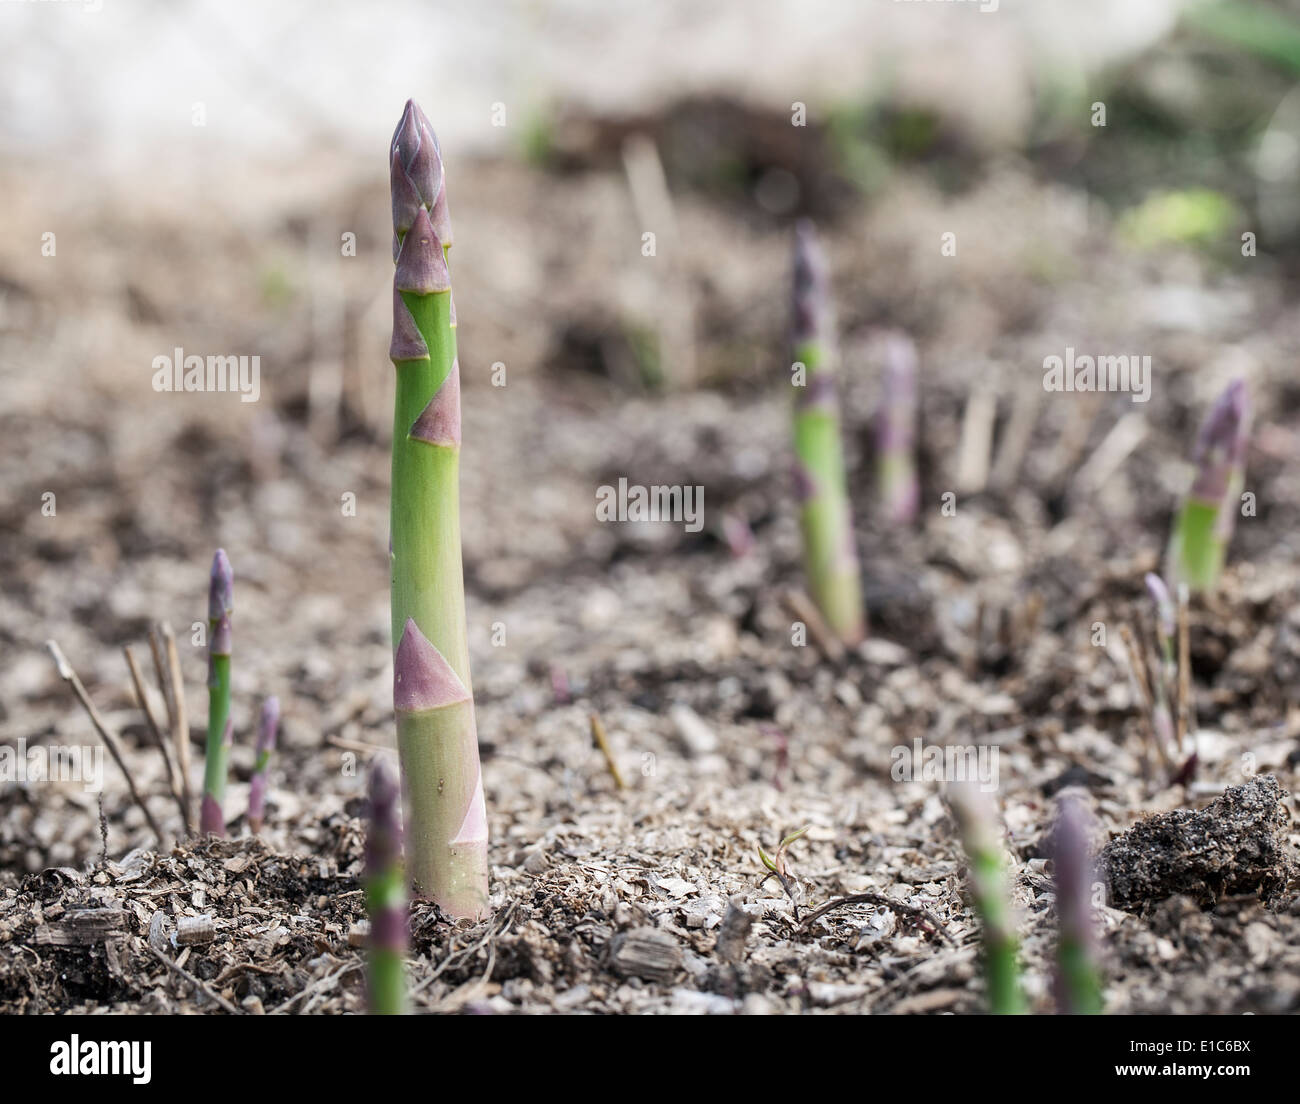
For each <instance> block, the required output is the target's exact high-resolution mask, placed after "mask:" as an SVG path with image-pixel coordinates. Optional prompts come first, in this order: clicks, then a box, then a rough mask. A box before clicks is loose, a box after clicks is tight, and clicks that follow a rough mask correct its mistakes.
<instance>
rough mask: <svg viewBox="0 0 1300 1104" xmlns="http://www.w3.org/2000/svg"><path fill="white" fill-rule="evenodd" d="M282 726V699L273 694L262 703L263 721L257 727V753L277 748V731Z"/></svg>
mask: <svg viewBox="0 0 1300 1104" xmlns="http://www.w3.org/2000/svg"><path fill="white" fill-rule="evenodd" d="M279 727H280V699H279V698H277V697H276V696H275V695H274V694H272V695H271V696H270V697H269V698H267V699H266V701H264V702H263V703H262V721H261V724H260V725H259V726H258V729H257V754H258V755H259V756H260V755H261V754H262V753H263V752H268V753H269V752H272V751H274V750H275V736H276V731H277V730H278V729H279Z"/></svg>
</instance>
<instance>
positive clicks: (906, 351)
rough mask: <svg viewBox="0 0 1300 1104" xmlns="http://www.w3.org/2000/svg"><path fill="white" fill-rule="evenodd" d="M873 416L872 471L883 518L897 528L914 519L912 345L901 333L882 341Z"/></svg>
mask: <svg viewBox="0 0 1300 1104" xmlns="http://www.w3.org/2000/svg"><path fill="white" fill-rule="evenodd" d="M881 392H882V397H881V403H880V410H879V411H878V413H877V415H876V469H877V478H878V481H879V485H880V503H881V507H882V508H883V509H884V511H885V516H886V517H887V518H888V519H889V520H890V521H892V522H895V523H896V524H899V525H908V524H910V523H911V522H913V521H915V520H916V511H917V507H918V505H919V503H920V490H919V487H918V484H917V479H916V346H915V345H914V344H913V343H912V341H911V339H910V338H908V337H905V336H903V335H902V334H890V335H889V337H888V338H887V339H886V341H885V371H884V377H883V386H882V389H881Z"/></svg>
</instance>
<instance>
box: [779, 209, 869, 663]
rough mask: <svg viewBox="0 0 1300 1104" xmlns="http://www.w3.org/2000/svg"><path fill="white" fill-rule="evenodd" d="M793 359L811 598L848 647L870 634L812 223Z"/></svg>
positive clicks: (799, 237) (803, 228) (801, 250)
mask: <svg viewBox="0 0 1300 1104" xmlns="http://www.w3.org/2000/svg"><path fill="white" fill-rule="evenodd" d="M791 345H792V352H793V356H794V360H795V361H796V362H797V363H801V364H803V365H804V368H805V373H806V374H805V379H804V386H803V387H802V388H799V389H798V390H797V392H796V396H797V397H796V399H795V414H794V447H795V489H796V493H797V494H798V496H799V500H800V521H801V524H802V527H803V546H804V570H805V572H806V574H807V576H808V587H809V590H810V591H811V593H812V598H813V601H814V602H816V603H817V607H818V608H819V609H820V610H821V611H822V614H823V616H824V617H825V618H826V622H827V624H829V625H830V627H831V628H832V629H833V630H834V632H835V633H836V635H838V636H839V638H840V639H841V640H843V641H844V642H845V643H846V644H856V643H858V642H859V641H861V640H862V638H863V636H864V635H865V632H866V627H865V623H864V616H863V608H862V591H861V581H860V580H859V578H858V556H857V551H856V549H855V547H854V542H853V521H852V515H851V513H850V510H849V499H848V494H847V492H846V490H845V482H844V455H843V451H842V449H841V443H840V415H839V401H838V399H837V397H836V393H835V364H834V318H833V312H832V309H831V295H830V277H829V273H828V271H827V264H826V258H825V256H824V254H823V253H822V251H821V247H820V246H819V245H818V242H817V238H816V233H815V231H814V230H813V227H812V223H810V222H809V221H807V220H806V219H804V220H801V221H800V222H799V223H798V224H797V225H796V227H795V253H794V320H793V326H792V340H791Z"/></svg>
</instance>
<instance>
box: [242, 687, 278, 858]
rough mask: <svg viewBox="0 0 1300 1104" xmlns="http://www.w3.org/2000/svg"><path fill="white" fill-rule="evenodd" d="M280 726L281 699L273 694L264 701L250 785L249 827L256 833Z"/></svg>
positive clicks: (261, 815)
mask: <svg viewBox="0 0 1300 1104" xmlns="http://www.w3.org/2000/svg"><path fill="white" fill-rule="evenodd" d="M279 727H280V699H279V698H277V697H275V696H274V695H272V696H271V697H269V698H267V699H266V701H265V702H263V703H262V720H261V723H260V724H259V725H258V728H257V749H256V756H257V758H256V759H255V760H254V762H253V779H252V781H251V782H250V783H249V786H248V828H249V830H250V831H251V832H252V833H253V834H254V835H256V834H257V833H258V832H260V831H261V830H262V818H263V816H264V815H265V809H266V771H267V767H268V766H270V763H271V752H273V751H274V750H275V735H276V730H277V729H278V728H279Z"/></svg>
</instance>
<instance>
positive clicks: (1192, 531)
mask: <svg viewBox="0 0 1300 1104" xmlns="http://www.w3.org/2000/svg"><path fill="white" fill-rule="evenodd" d="M1248 433H1249V402H1248V398H1247V394H1246V384H1245V381H1244V380H1240V379H1237V380H1233V381H1232V383H1230V384H1229V385H1228V388H1227V390H1225V391H1224V392H1223V394H1222V395H1220V396H1219V398H1218V400H1217V401H1216V402H1215V404H1214V406H1212V407H1211V408H1210V412H1209V414H1207V415H1206V418H1205V421H1204V423H1203V424H1202V425H1201V431H1200V434H1199V435H1198V436H1197V440H1196V452H1195V455H1194V457H1193V459H1194V461H1195V463H1196V479H1195V482H1194V483H1193V484H1192V488H1191V491H1190V492H1189V493H1188V495H1187V497H1186V498H1185V499H1184V500H1183V505H1182V507H1181V508H1180V509H1179V511H1178V514H1177V516H1176V517H1175V519H1174V528H1173V533H1172V535H1171V537H1170V540H1169V555H1168V575H1169V578H1170V581H1171V582H1173V583H1175V584H1177V583H1186V584H1187V585H1188V587H1190V588H1191V589H1192V590H1208V589H1210V588H1211V587H1213V586H1214V585H1215V583H1217V582H1218V579H1219V572H1220V571H1221V570H1222V569H1223V560H1224V554H1225V552H1226V550H1227V547H1228V542H1229V540H1231V539H1232V530H1233V525H1234V524H1235V522H1236V519H1237V510H1238V505H1239V501H1240V496H1241V489H1242V487H1243V485H1244V483H1245V468H1246V445H1247V438H1248Z"/></svg>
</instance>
